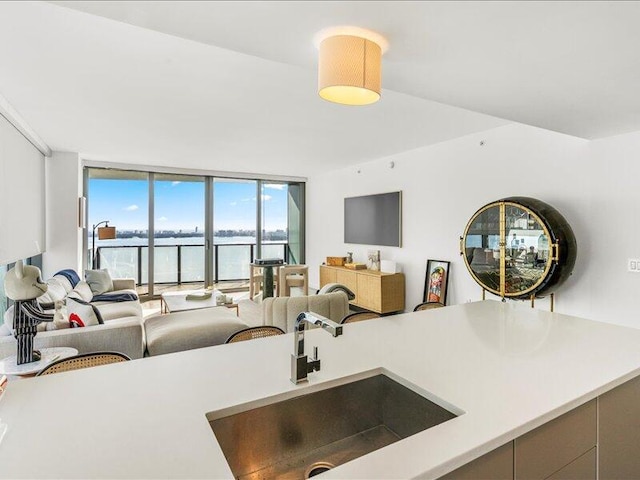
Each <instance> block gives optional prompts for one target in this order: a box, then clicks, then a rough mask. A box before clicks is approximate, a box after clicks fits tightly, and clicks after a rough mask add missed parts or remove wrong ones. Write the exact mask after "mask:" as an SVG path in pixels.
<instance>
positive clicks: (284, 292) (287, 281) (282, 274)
mask: <svg viewBox="0 0 640 480" xmlns="http://www.w3.org/2000/svg"><path fill="white" fill-rule="evenodd" d="M292 285H293V286H298V287H302V294H303V295H308V294H309V266H308V265H283V266H282V267H280V268H279V269H278V296H279V297H288V296H289V295H290V293H291V288H290V287H291V286H292Z"/></svg>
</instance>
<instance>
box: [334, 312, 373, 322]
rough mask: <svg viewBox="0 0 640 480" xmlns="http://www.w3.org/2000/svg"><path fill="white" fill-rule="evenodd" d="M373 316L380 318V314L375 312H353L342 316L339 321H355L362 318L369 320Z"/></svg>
mask: <svg viewBox="0 0 640 480" xmlns="http://www.w3.org/2000/svg"><path fill="white" fill-rule="evenodd" d="M373 318H380V315H379V314H377V313H375V312H355V313H350V314H349V315H347V316H346V317H344V318H343V319H342V321H341V322H340V323H341V324H345V323H355V322H361V321H363V320H371V319H373Z"/></svg>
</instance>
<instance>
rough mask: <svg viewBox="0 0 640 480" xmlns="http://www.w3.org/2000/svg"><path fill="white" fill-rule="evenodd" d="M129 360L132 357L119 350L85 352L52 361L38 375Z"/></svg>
mask: <svg viewBox="0 0 640 480" xmlns="http://www.w3.org/2000/svg"><path fill="white" fill-rule="evenodd" d="M129 360H131V359H130V358H129V357H127V356H126V355H125V354H123V353H118V352H95V353H83V354H81V355H75V356H73V357H67V358H62V359H60V360H57V361H55V362H53V363H50V364H49V365H47V366H46V367H44V368H43V369H42V370H40V371H39V372H38V373H37V374H36V376H37V377H39V376H42V375H51V374H53V373H60V372H68V371H70V370H80V369H81V368H89V367H97V366H99V365H108V364H110V363H118V362H126V361H129Z"/></svg>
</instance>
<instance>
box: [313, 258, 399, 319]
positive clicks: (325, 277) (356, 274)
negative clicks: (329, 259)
mask: <svg viewBox="0 0 640 480" xmlns="http://www.w3.org/2000/svg"><path fill="white" fill-rule="evenodd" d="M328 283H341V284H343V285H344V286H346V287H347V288H349V289H350V290H351V291H353V293H355V294H356V298H355V299H354V300H352V301H351V304H352V305H355V306H356V307H360V308H364V309H366V310H370V311H372V312H376V313H393V312H400V311H403V310H404V274H402V273H382V272H378V271H374V270H351V269H348V268H345V267H330V266H326V265H321V266H320V287H321V288H322V287H324V286H325V285H326V284H328Z"/></svg>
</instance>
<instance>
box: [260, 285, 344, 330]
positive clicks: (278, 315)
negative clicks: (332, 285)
mask: <svg viewBox="0 0 640 480" xmlns="http://www.w3.org/2000/svg"><path fill="white" fill-rule="evenodd" d="M302 312H314V313H318V314H320V315H322V316H324V317H327V318H330V319H331V320H333V321H334V322H336V323H340V321H341V320H342V319H343V318H344V317H346V316H347V315H348V314H349V299H348V298H347V295H346V294H345V293H344V292H334V293H328V294H326V295H309V296H301V297H271V298H266V299H265V300H264V301H263V302H262V319H263V322H264V325H272V326H274V327H279V328H281V329H282V330H284V331H285V332H292V331H293V326H294V323H295V321H296V318H297V317H298V315H300V314H301V313H302Z"/></svg>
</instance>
